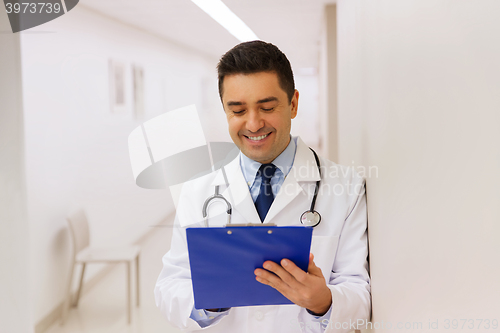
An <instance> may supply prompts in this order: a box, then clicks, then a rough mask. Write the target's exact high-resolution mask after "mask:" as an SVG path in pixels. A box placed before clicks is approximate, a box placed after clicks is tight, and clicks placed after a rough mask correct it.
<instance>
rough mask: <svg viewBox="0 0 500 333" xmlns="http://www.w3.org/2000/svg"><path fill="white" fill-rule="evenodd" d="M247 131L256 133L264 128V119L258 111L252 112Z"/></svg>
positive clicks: (248, 119)
mask: <svg viewBox="0 0 500 333" xmlns="http://www.w3.org/2000/svg"><path fill="white" fill-rule="evenodd" d="M246 127H247V130H249V131H250V132H253V133H256V132H258V131H259V130H260V129H261V128H263V127H264V119H262V117H261V115H260V112H259V111H258V110H250V112H248V118H247V121H246Z"/></svg>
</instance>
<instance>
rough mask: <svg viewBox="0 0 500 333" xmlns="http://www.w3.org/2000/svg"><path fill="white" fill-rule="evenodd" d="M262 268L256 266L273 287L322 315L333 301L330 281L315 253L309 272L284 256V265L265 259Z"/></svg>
mask: <svg viewBox="0 0 500 333" xmlns="http://www.w3.org/2000/svg"><path fill="white" fill-rule="evenodd" d="M263 267H264V268H265V269H262V268H257V269H255V271H254V273H255V275H256V276H255V279H256V280H257V281H259V282H260V283H262V284H266V285H268V286H271V287H273V288H274V289H276V290H277V291H279V292H280V293H281V294H283V296H285V297H286V298H288V299H289V300H290V301H292V302H293V303H295V304H297V305H298V306H301V307H303V308H306V309H308V310H309V311H311V312H314V313H315V314H316V315H319V316H322V315H324V314H325V313H326V312H328V310H329V309H330V306H331V305H332V293H331V291H330V289H329V288H328V287H327V285H326V281H325V278H324V277H323V273H321V269H320V268H319V267H318V266H316V264H315V263H314V255H313V254H312V253H311V254H310V255H309V267H308V268H307V272H304V271H303V270H301V269H300V268H299V267H297V265H295V264H294V263H293V262H292V261H290V260H288V259H283V260H281V266H280V265H279V264H277V263H275V262H273V261H266V262H264V265H263Z"/></svg>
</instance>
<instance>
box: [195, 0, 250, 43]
mask: <svg viewBox="0 0 500 333" xmlns="http://www.w3.org/2000/svg"><path fill="white" fill-rule="evenodd" d="M191 1H192V2H194V4H195V5H197V6H198V7H200V8H201V9H202V10H203V11H204V12H205V13H207V14H208V15H210V17H211V18H213V19H214V20H216V21H217V22H218V23H219V24H220V25H222V26H223V27H224V28H226V30H227V31H229V33H230V34H231V35H233V36H234V37H236V38H237V39H238V40H239V41H240V42H248V41H251V40H257V39H259V37H257V35H256V34H255V33H254V32H253V31H252V29H250V28H249V27H248V26H247V25H246V24H245V22H243V21H242V20H241V19H240V18H239V17H238V16H236V14H235V13H233V12H232V11H231V9H229V8H228V7H227V6H226V5H225V4H224V3H223V2H222V1H221V0H191Z"/></svg>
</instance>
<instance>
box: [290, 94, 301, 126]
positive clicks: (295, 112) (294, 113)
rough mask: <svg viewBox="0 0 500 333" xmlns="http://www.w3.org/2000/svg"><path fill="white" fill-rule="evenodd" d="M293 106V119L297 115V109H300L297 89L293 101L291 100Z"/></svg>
mask: <svg viewBox="0 0 500 333" xmlns="http://www.w3.org/2000/svg"><path fill="white" fill-rule="evenodd" d="M290 105H291V107H292V111H291V116H292V119H293V118H295V117H296V116H297V110H298V109H299V91H298V90H297V89H295V91H294V93H293V97H292V101H291V102H290Z"/></svg>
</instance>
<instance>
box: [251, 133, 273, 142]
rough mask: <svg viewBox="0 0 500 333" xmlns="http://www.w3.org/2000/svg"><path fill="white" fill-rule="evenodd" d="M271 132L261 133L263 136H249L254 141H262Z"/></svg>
mask: <svg viewBox="0 0 500 333" xmlns="http://www.w3.org/2000/svg"><path fill="white" fill-rule="evenodd" d="M268 135H269V134H266V135H261V136H249V137H248V138H249V139H250V140H252V141H260V140H262V139H264V138H266V137H267V136H268Z"/></svg>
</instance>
